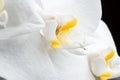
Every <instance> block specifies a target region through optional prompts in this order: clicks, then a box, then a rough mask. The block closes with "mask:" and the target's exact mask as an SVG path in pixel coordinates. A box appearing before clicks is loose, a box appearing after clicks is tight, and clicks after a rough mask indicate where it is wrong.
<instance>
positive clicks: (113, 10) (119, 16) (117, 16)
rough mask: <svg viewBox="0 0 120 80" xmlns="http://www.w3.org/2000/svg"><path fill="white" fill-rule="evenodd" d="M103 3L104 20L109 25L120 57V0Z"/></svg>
mask: <svg viewBox="0 0 120 80" xmlns="http://www.w3.org/2000/svg"><path fill="white" fill-rule="evenodd" d="M101 1H102V11H103V14H102V20H103V21H105V23H106V24H107V25H108V27H109V29H110V31H111V33H112V35H113V39H114V41H115V44H116V47H117V50H118V53H119V55H120V29H119V27H120V3H119V0H101Z"/></svg>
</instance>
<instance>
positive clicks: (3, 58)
mask: <svg viewBox="0 0 120 80" xmlns="http://www.w3.org/2000/svg"><path fill="white" fill-rule="evenodd" d="M44 46H45V44H44V42H43V40H42V38H41V36H40V34H39V32H35V33H31V34H28V35H22V36H20V37H16V38H11V39H9V40H0V63H1V64H0V76H1V77H4V78H6V79H7V80H57V73H56V72H55V68H54V67H53V64H52V62H51V60H50V59H49V56H48V54H47V53H46V51H47V50H46V49H45V48H44Z"/></svg>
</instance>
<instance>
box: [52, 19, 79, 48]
mask: <svg viewBox="0 0 120 80" xmlns="http://www.w3.org/2000/svg"><path fill="white" fill-rule="evenodd" d="M76 24H77V19H76V18H74V19H72V20H70V21H68V22H66V23H65V24H64V25H62V26H58V27H57V29H56V37H57V39H56V40H51V48H58V47H59V46H60V44H61V43H65V42H66V41H65V40H64V39H65V36H66V35H68V33H69V32H70V29H71V28H74V27H75V25H76Z"/></svg>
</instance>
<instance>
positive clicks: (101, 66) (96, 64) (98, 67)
mask: <svg viewBox="0 0 120 80" xmlns="http://www.w3.org/2000/svg"><path fill="white" fill-rule="evenodd" d="M91 69H92V72H93V73H94V75H96V76H100V75H101V74H104V73H106V72H108V69H107V67H106V62H105V60H104V58H103V57H101V56H99V57H95V58H94V59H92V60H91Z"/></svg>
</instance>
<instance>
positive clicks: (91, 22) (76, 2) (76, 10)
mask: <svg viewBox="0 0 120 80" xmlns="http://www.w3.org/2000/svg"><path fill="white" fill-rule="evenodd" d="M42 3H43V7H44V9H46V10H50V11H53V12H61V13H65V14H70V15H74V16H75V17H76V18H77V19H78V25H77V29H78V31H79V32H83V33H87V34H90V33H91V32H93V31H95V30H96V28H97V26H98V24H99V21H100V19H101V4H100V0H91V1H89V0H42Z"/></svg>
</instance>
